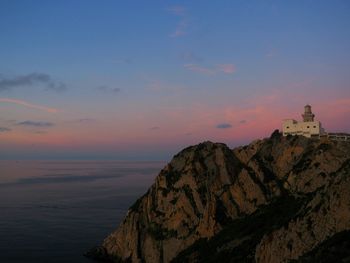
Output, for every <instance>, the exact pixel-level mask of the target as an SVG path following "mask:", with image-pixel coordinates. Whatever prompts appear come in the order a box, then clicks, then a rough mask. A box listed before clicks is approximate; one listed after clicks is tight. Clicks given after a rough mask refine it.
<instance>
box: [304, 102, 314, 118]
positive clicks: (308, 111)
mask: <svg viewBox="0 0 350 263" xmlns="http://www.w3.org/2000/svg"><path fill="white" fill-rule="evenodd" d="M302 116H303V121H304V122H310V121H314V117H315V114H313V113H312V111H311V106H310V105H305V107H304V114H302Z"/></svg>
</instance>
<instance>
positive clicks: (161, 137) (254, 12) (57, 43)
mask: <svg viewBox="0 0 350 263" xmlns="http://www.w3.org/2000/svg"><path fill="white" fill-rule="evenodd" d="M349 13H350V3H349V2H348V1H345V0H344V1H215V2H214V1H183V2H180V1H39V0H36V1H29V0H28V1H16V0H15V1H14V0H11V1H5V0H0V32H1V41H0V58H1V59H0V128H3V129H0V131H2V132H0V146H1V150H0V158H5V159H6V158H42V156H47V157H48V158H61V157H62V156H66V157H68V158H118V159H124V158H126V159H147V158H149V159H167V158H169V156H171V155H172V154H174V153H175V152H176V151H178V150H179V149H181V148H182V147H184V146H186V145H188V144H194V143H198V142H200V141H203V140H214V141H222V142H225V143H227V144H229V145H230V146H235V145H239V144H242V143H248V142H249V141H250V140H252V139H255V138H256V137H258V138H261V137H264V136H268V135H269V134H270V133H271V132H272V131H273V129H274V128H280V127H279V125H280V122H281V119H283V118H288V117H293V118H299V116H300V111H302V107H303V106H304V104H306V103H311V104H312V105H313V106H314V110H315V112H316V116H319V119H320V120H321V121H322V123H323V124H324V126H325V127H326V129H327V128H328V129H329V130H332V131H348V132H349V128H350V126H349V124H347V123H348V118H347V116H348V113H349V108H350V107H349V105H350V104H349V101H350V88H349V83H350V81H349V80H350V77H349V76H350V74H349V68H350V67H349V64H350V62H349V61H350V52H349V51H350V50H349V49H350V48H349V47H350V31H349V28H350V18H349ZM28 104H29V105H32V106H33V105H34V106H39V107H32V106H28ZM40 107H41V108H40ZM43 107H44V108H43ZM45 107H46V108H48V109H55V110H56V111H55V112H54V113H53V111H51V112H49V111H47V109H46V108H45ZM45 109H46V110H45ZM267 119H268V124H266V123H265V121H266V120H267ZM28 121H29V122H28ZM23 122H24V123H33V122H34V123H52V125H51V126H40V125H37V126H33V125H27V126H25V125H19V123H23ZM218 127H225V128H218ZM33 148H34V149H35V154H33V150H32V149H33ZM9 156H11V157H9Z"/></svg>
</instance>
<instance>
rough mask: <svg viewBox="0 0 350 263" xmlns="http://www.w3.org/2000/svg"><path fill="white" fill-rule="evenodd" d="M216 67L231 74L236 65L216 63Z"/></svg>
mask: <svg viewBox="0 0 350 263" xmlns="http://www.w3.org/2000/svg"><path fill="white" fill-rule="evenodd" d="M216 68H217V70H218V71H221V72H223V73H226V74H232V73H235V71H236V66H235V65H233V64H217V65H216Z"/></svg>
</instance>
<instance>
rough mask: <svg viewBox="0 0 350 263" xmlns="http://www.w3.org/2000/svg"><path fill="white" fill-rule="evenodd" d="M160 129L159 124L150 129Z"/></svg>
mask: <svg viewBox="0 0 350 263" xmlns="http://www.w3.org/2000/svg"><path fill="white" fill-rule="evenodd" d="M159 129H160V127H159V126H153V127H151V128H150V130H153V131H154V130H159Z"/></svg>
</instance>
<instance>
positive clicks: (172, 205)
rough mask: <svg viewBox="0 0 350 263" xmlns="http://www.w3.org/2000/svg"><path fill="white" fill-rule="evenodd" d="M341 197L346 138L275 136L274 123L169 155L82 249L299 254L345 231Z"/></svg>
mask: <svg viewBox="0 0 350 263" xmlns="http://www.w3.org/2000/svg"><path fill="white" fill-rule="evenodd" d="M349 200H350V143H349V142H335V141H329V140H316V139H307V138H305V137H299V136H296V137H292V136H288V137H283V136H282V135H281V133H280V132H279V131H278V130H276V131H275V132H274V133H273V134H272V135H271V137H270V138H269V139H264V140H257V141H254V142H252V143H251V144H249V145H247V146H242V147H238V148H235V149H233V150H231V149H229V148H228V147H227V146H226V145H224V144H220V143H212V142H204V143H201V144H198V145H195V146H191V147H188V148H186V149H184V150H183V151H181V152H180V153H178V154H177V155H175V156H174V158H173V159H172V160H171V162H170V163H169V164H168V165H166V166H165V167H164V168H163V170H162V171H161V172H160V173H159V175H158V176H157V178H156V180H155V183H154V184H153V185H152V186H151V188H150V189H149V190H148V192H147V193H146V194H145V195H144V196H142V197H141V198H140V199H138V200H137V201H136V202H135V204H134V205H133V206H132V207H130V209H129V211H128V213H127V215H126V217H125V219H124V221H123V222H122V223H121V224H120V226H119V227H118V229H117V230H116V231H115V232H113V233H112V234H111V235H109V236H108V237H107V238H106V239H105V240H104V242H103V244H102V246H101V247H99V248H97V249H96V250H95V251H92V252H91V254H90V256H93V255H95V258H96V255H98V258H106V259H108V260H112V261H114V262H170V261H173V262H269V263H273V262H288V261H290V260H298V259H299V258H300V259H301V258H302V256H304V255H305V260H307V257H306V255H308V253H312V251H315V249H317V247H318V246H321V244H323V243H324V242H326V241H327V240H328V239H330V238H332V237H333V236H335V235H336V234H337V233H341V232H343V231H347V230H349V229H350V202H349ZM346 244H347V243H346ZM316 254H317V253H316V252H315V255H316ZM310 255H313V254H310ZM309 257H310V256H309ZM305 262H308V261H305Z"/></svg>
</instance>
